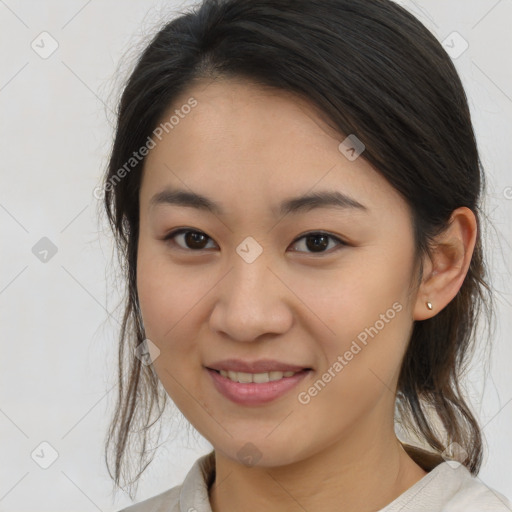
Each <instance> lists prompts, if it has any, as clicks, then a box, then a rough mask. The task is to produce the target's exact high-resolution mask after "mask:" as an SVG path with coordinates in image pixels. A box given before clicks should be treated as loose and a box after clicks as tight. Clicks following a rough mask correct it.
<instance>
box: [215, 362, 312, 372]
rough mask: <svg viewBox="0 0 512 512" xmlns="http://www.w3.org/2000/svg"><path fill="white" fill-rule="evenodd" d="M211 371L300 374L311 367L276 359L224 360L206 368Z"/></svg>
mask: <svg viewBox="0 0 512 512" xmlns="http://www.w3.org/2000/svg"><path fill="white" fill-rule="evenodd" d="M206 367H207V368H210V369H211V370H218V371H219V370H225V371H232V372H245V373H266V372H300V371H301V370H306V369H307V370H309V369H310V368H309V367H306V366H298V365H295V364H288V363H283V362H281V361H276V360H274V359H259V360H257V361H243V360H242V359H224V360H222V361H217V362H215V363H211V364H209V365H207V366H206Z"/></svg>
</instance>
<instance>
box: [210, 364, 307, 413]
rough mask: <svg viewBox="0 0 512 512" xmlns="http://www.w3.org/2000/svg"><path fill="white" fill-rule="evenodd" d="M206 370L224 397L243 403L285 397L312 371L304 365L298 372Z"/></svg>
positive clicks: (258, 403)
mask: <svg viewBox="0 0 512 512" xmlns="http://www.w3.org/2000/svg"><path fill="white" fill-rule="evenodd" d="M205 370H206V371H207V372H208V374H209V375H210V378H211V379H212V381H213V385H214V387H215V389H216V390H217V391H218V392H219V393H220V394H221V395H222V396H223V397H224V398H227V399H228V400H230V401H231V402H233V403H235V404H237V405H244V406H257V405H264V404H268V403H269V402H272V401H274V400H276V399H277V398H280V397H283V396H285V395H286V394H288V393H289V392H290V391H291V390H292V389H293V388H295V387H296V386H297V385H298V384H299V382H301V381H303V380H304V379H305V378H307V377H308V376H309V374H310V373H312V371H313V370H312V369H311V368H304V369H302V370H299V371H292V370H288V371H269V372H261V373H248V372H235V371H232V370H216V369H213V368H208V367H205Z"/></svg>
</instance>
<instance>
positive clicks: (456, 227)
mask: <svg viewBox="0 0 512 512" xmlns="http://www.w3.org/2000/svg"><path fill="white" fill-rule="evenodd" d="M476 236H477V223H476V218H475V214H474V213H473V212H472V211H471V210H470V209H469V208H467V207H465V206H462V207H460V208H457V209H456V210H454V211H453V212H452V215H451V217H450V220H449V225H448V228H447V229H446V230H445V231H444V232H443V233H441V234H440V235H438V236H437V237H436V238H435V241H434V243H433V244H432V254H431V257H430V258H429V257H428V256H426V257H425V259H424V261H423V269H424V273H423V278H422V282H421V284H420V286H419V289H418V293H417V296H416V304H415V306H414V312H413V317H414V320H425V319H427V318H431V317H433V316H435V315H437V313H439V311H441V310H442V309H443V308H444V307H445V306H446V305H447V304H449V303H450V301H451V300H452V299H453V298H454V297H455V296H456V295H457V292H458V291H459V289H460V287H461V286H462V283H463V282H464V278H465V277H466V274H467V272H468V269H469V264H470V263H471V257H472V256H473V250H474V248H475V243H476ZM427 302H430V303H431V304H432V309H431V310H430V309H429V308H428V307H427Z"/></svg>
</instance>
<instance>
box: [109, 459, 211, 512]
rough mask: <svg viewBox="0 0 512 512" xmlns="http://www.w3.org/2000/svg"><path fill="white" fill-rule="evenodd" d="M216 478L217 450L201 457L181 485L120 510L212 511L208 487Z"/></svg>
mask: <svg viewBox="0 0 512 512" xmlns="http://www.w3.org/2000/svg"><path fill="white" fill-rule="evenodd" d="M214 479H215V451H211V452H210V453H207V454H206V455H203V456H202V457H199V458H198V459H197V460H196V461H195V463H194V464H193V466H192V467H191V469H190V471H189V472H188V473H187V475H186V476H185V479H184V481H183V483H182V484H181V485H176V486H175V487H173V488H171V489H168V490H167V491H164V492H162V493H160V494H157V495H156V496H153V497H151V498H148V499H147V500H144V501H141V502H139V503H136V504H134V505H130V506H129V507H126V508H123V509H122V510H119V511H118V512H181V511H182V510H195V511H196V512H211V508H210V503H209V496H208V489H209V487H210V485H211V483H212V482H213V480H214Z"/></svg>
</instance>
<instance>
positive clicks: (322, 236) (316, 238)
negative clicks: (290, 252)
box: [294, 232, 348, 253]
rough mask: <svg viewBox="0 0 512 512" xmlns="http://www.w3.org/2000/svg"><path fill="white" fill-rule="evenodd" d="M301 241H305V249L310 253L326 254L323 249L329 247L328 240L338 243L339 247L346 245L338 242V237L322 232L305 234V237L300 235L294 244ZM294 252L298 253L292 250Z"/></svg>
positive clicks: (341, 241)
mask: <svg viewBox="0 0 512 512" xmlns="http://www.w3.org/2000/svg"><path fill="white" fill-rule="evenodd" d="M303 239H304V240H305V241H306V243H305V247H306V248H307V249H309V250H311V252H312V253H322V252H328V251H326V250H324V249H326V248H327V247H328V246H329V239H330V240H334V241H335V242H337V243H338V245H341V246H346V245H348V244H346V243H345V242H344V241H343V240H340V239H339V238H338V237H336V236H334V235H330V234H329V233H323V232H311V233H306V234H305V235H302V236H301V237H300V238H297V241H295V242H294V243H295V244H297V245H298V241H299V240H303ZM294 252H300V251H295V250H294ZM331 252H332V251H331Z"/></svg>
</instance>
